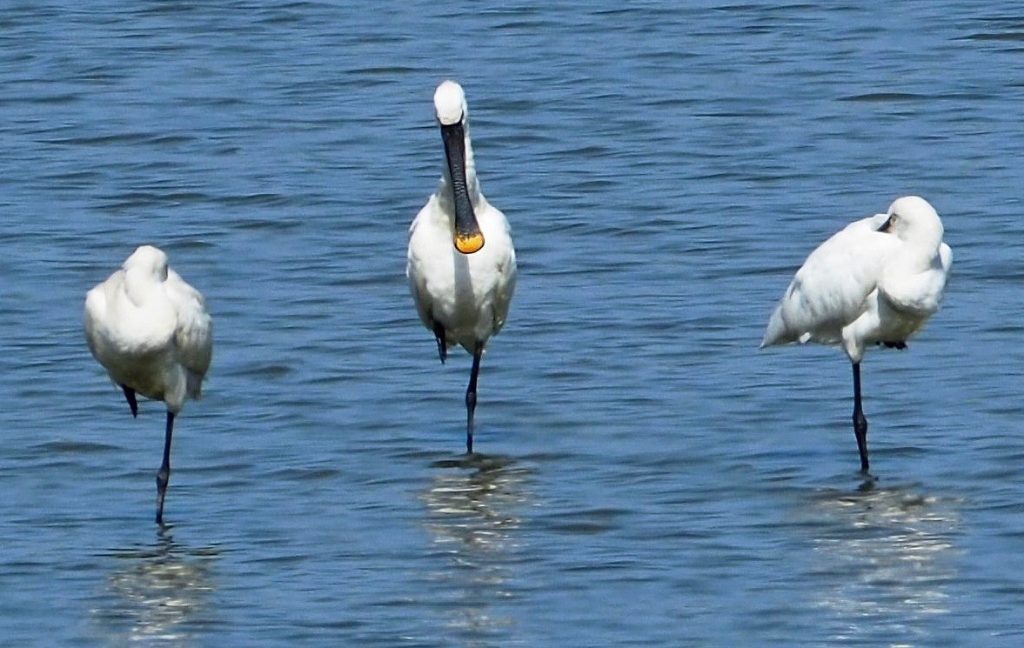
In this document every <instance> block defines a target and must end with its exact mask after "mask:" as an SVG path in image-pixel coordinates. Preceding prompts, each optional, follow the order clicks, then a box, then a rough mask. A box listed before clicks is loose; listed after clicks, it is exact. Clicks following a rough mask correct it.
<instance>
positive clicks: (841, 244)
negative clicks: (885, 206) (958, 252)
mask: <svg viewBox="0 0 1024 648" xmlns="http://www.w3.org/2000/svg"><path fill="white" fill-rule="evenodd" d="M885 218H886V215H885V214H876V215H875V216H871V217H868V218H865V219H862V220H859V221H856V222H854V223H851V224H850V225H848V226H847V227H846V228H845V229H843V230H841V231H839V232H837V233H836V234H834V235H833V236H832V237H831V238H829V239H828V240H826V241H825V242H824V243H822V244H821V245H819V246H818V248H817V249H815V250H814V251H813V252H811V254H810V256H808V257H807V260H806V261H805V262H804V264H803V266H801V268H800V269H799V270H798V271H797V273H796V276H795V277H793V281H792V283H791V284H790V285H789V288H788V289H787V290H786V293H785V295H784V296H783V298H782V300H781V301H780V302H779V305H778V306H777V307H776V309H775V312H774V313H772V316H771V319H770V321H769V323H768V328H767V330H766V331H765V336H764V340H763V341H762V343H761V346H762V347H765V346H770V345H773V344H785V343H788V342H796V341H800V342H807V341H809V340H815V341H818V342H823V343H837V342H839V341H840V340H841V335H842V328H843V327H844V326H846V325H847V324H848V323H850V322H852V321H853V320H855V319H856V318H857V317H858V316H859V315H860V313H861V312H862V310H863V308H864V305H865V300H866V299H867V297H868V296H869V295H870V294H871V293H872V292H873V291H874V290H875V289H876V287H877V286H878V280H879V277H880V276H881V272H882V268H883V267H884V266H885V263H886V261H887V260H888V259H889V257H890V256H891V255H892V254H893V253H894V252H895V251H897V250H898V249H899V240H898V239H897V238H896V237H894V236H891V235H889V234H884V233H881V232H878V231H877V230H878V228H879V227H881V226H882V224H883V223H884V222H885Z"/></svg>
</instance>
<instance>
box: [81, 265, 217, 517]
mask: <svg viewBox="0 0 1024 648" xmlns="http://www.w3.org/2000/svg"><path fill="white" fill-rule="evenodd" d="M85 335H86V340H87V341H88V342H89V350H90V351H92V355H93V357H95V358H96V360H97V361H99V363H100V364H101V365H103V368H104V369H106V370H107V373H108V374H110V378H111V380H113V381H114V383H115V384H117V385H119V386H120V387H121V389H122V390H123V391H124V397H125V399H127V401H128V407H129V408H130V409H131V411H132V416H138V413H139V405H138V402H137V401H136V398H135V394H136V393H139V394H142V395H143V396H146V397H147V398H152V399H154V400H162V401H164V403H166V404H167V427H166V429H165V433H164V458H163V463H161V464H160V470H159V472H157V475H156V492H157V495H156V521H157V524H163V516H164V496H165V495H166V493H167V481H168V479H169V478H170V475H171V432H172V430H173V428H174V416H175V415H176V414H177V413H178V412H180V411H181V408H182V407H183V406H184V405H185V399H186V398H193V399H198V398H199V397H200V396H201V388H202V383H203V376H205V375H206V370H207V369H208V368H209V367H210V357H211V355H212V353H213V335H212V323H211V321H210V315H209V314H208V313H207V312H206V303H205V302H204V300H203V296H202V295H201V294H200V293H199V291H198V290H196V289H195V288H193V287H192V286H190V285H188V284H187V283H185V281H184V280H183V279H182V278H181V277H180V276H178V273H176V272H175V271H174V270H172V269H171V268H169V267H168V265H167V255H166V254H164V253H163V251H162V250H159V249H157V248H155V247H152V246H150V245H143V246H142V247H140V248H138V249H136V250H135V252H134V253H132V255H131V256H130V257H128V259H127V260H126V261H125V262H124V265H123V266H121V269H120V270H118V271H117V272H115V273H114V274H112V275H110V277H109V278H107V280H106V281H104V282H103V283H101V284H99V285H97V286H96V287H95V288H93V289H92V290H90V291H89V293H88V294H87V295H86V297H85Z"/></svg>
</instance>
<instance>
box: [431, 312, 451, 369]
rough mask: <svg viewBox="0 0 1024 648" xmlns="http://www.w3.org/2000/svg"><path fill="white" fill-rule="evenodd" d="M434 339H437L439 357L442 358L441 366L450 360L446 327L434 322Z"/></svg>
mask: <svg viewBox="0 0 1024 648" xmlns="http://www.w3.org/2000/svg"><path fill="white" fill-rule="evenodd" d="M434 338H435V339H437V355H438V357H440V358H441V364H444V361H445V360H446V359H447V358H448V344H447V342H445V334H444V325H442V324H441V322H438V321H437V320H434Z"/></svg>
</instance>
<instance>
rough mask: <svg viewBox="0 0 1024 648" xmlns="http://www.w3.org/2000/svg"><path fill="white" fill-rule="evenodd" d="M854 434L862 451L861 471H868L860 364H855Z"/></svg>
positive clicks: (866, 424) (865, 418) (866, 427)
mask: <svg viewBox="0 0 1024 648" xmlns="http://www.w3.org/2000/svg"><path fill="white" fill-rule="evenodd" d="M853 433H854V435H856V437H857V449H858V450H859V451H860V471H861V472H862V473H866V472H867V471H868V419H867V417H865V416H864V409H863V407H861V402H860V363H859V362H854V363H853Z"/></svg>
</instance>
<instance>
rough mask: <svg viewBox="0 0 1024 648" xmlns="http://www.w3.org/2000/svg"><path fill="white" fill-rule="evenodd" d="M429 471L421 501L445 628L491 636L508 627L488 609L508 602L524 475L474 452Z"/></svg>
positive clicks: (519, 469)
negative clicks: (428, 483)
mask: <svg viewBox="0 0 1024 648" xmlns="http://www.w3.org/2000/svg"><path fill="white" fill-rule="evenodd" d="M435 467H436V468H440V469H441V470H439V471H438V473H437V474H436V476H435V477H434V480H433V482H432V484H431V486H430V488H429V489H428V490H427V491H426V492H425V493H423V495H422V499H423V501H424V503H425V504H426V507H427V512H426V520H425V526H426V528H427V531H428V532H429V533H430V535H431V538H432V539H433V544H434V548H435V550H436V551H435V553H434V555H435V556H436V557H437V558H438V559H442V564H441V565H439V567H438V568H437V569H436V570H434V571H432V572H431V574H430V578H431V580H433V581H435V582H439V583H440V584H441V585H442V591H443V594H442V595H441V596H440V597H439V600H438V605H439V607H440V608H441V609H442V610H443V611H444V613H445V616H446V625H447V626H448V627H449V629H450V630H453V631H456V632H460V633H465V634H467V635H468V636H469V638H471V639H476V640H480V639H483V638H486V637H487V636H488V635H489V634H490V633H495V636H496V637H497V636H498V634H497V632H498V631H499V630H500V631H502V632H504V631H505V630H507V627H508V626H510V625H512V619H511V618H510V617H508V616H503V615H501V614H499V613H495V612H494V611H493V607H492V606H495V605H496V604H497V605H499V606H500V604H501V602H502V601H507V600H509V599H511V598H512V597H513V596H514V594H513V591H512V589H511V587H510V582H509V581H510V577H511V576H512V574H513V570H514V569H515V566H516V564H517V563H518V562H519V559H520V549H521V547H520V545H519V542H520V539H519V537H518V534H517V531H518V530H519V528H520V526H521V518H520V517H519V515H520V511H521V509H522V508H523V507H524V506H526V505H527V504H528V501H529V499H530V498H529V495H528V493H527V492H526V490H525V484H526V481H527V479H528V477H529V471H528V470H527V469H525V468H522V467H517V466H515V465H514V464H513V462H512V461H511V460H510V459H507V458H504V457H496V456H483V455H479V454H474V455H468V456H466V457H464V458H460V459H457V460H451V461H443V462H437V463H436V464H435ZM471 643H473V644H475V643H477V642H476V641H474V642H471Z"/></svg>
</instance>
